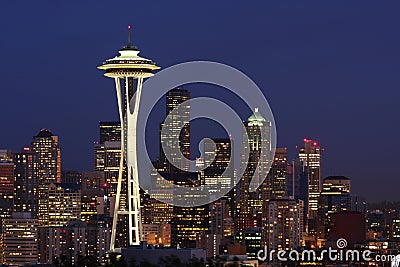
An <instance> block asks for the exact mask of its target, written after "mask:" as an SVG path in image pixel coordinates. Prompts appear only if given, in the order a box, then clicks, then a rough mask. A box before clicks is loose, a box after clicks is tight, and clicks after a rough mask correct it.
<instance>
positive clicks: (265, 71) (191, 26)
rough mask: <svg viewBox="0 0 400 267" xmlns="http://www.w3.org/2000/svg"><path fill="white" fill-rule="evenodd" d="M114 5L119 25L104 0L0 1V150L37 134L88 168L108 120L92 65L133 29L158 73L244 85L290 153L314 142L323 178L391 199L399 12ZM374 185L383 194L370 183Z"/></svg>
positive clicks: (312, 6) (104, 94)
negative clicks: (248, 82)
mask: <svg viewBox="0 0 400 267" xmlns="http://www.w3.org/2000/svg"><path fill="white" fill-rule="evenodd" d="M124 3H125V4H126V6H127V8H126V10H122V11H121V13H119V14H118V16H117V15H116V14H114V13H110V12H109V10H112V9H113V8H114V7H113V5H112V3H96V9H97V12H91V10H92V6H93V5H94V3H89V2H88V3H79V5H78V4H76V3H71V2H69V3H62V4H60V6H57V7H56V6H55V4H54V3H52V2H51V1H44V2H41V3H40V4H38V3H29V2H27V3H25V4H24V5H25V7H26V8H23V9H21V8H19V7H18V4H17V3H11V2H10V3H3V4H2V9H1V10H2V11H3V16H1V18H0V21H1V23H2V25H4V28H3V37H2V42H1V46H0V47H1V50H2V58H3V60H4V61H6V62H9V64H8V65H7V67H6V66H2V67H1V70H2V85H1V88H2V100H3V102H2V105H3V108H4V110H9V111H12V112H11V114H9V115H4V116H2V118H1V119H0V123H1V125H3V126H4V127H7V129H9V127H10V126H12V127H11V129H12V130H7V131H1V132H0V140H4V141H2V142H1V143H0V146H1V147H9V148H11V149H12V150H14V151H19V150H20V148H21V147H23V146H25V145H27V144H28V143H29V141H30V137H31V135H33V134H35V133H36V132H37V131H38V130H39V129H40V128H44V127H47V128H50V129H52V130H53V131H54V132H55V133H56V134H58V135H59V136H60V137H61V143H62V145H63V151H64V156H63V157H64V163H65V164H64V167H65V169H78V170H82V171H83V170H85V169H89V168H90V167H91V166H92V161H91V157H90V155H91V148H92V142H93V141H96V139H97V138H94V136H95V135H96V128H97V123H98V121H100V120H101V121H110V120H115V119H117V118H118V115H117V112H116V111H115V110H114V109H113V107H114V105H110V104H109V102H110V101H116V100H115V95H114V91H113V90H112V89H111V86H112V85H111V83H112V82H111V81H106V80H105V78H102V77H101V76H100V75H99V72H98V71H96V69H94V68H93V66H97V65H98V64H99V63H101V59H103V58H107V56H109V55H110V51H115V50H117V49H118V48H120V47H122V46H123V45H124V44H125V39H126V32H125V31H126V25H127V24H131V23H132V24H133V37H132V38H133V41H134V43H135V44H136V45H137V46H138V47H139V48H142V50H143V53H144V54H149V55H152V58H153V59H154V60H155V61H156V62H157V63H159V64H160V65H161V66H162V67H163V68H165V67H167V66H171V65H173V64H176V63H178V62H184V61H189V60H199V59H209V60H214V61H220V62H223V63H227V64H229V65H231V66H233V67H236V68H238V69H240V70H242V71H244V72H245V73H246V74H247V75H249V76H250V77H251V78H252V79H253V80H255V81H256V82H257V84H259V86H260V88H261V89H262V90H263V91H264V93H265V95H266V97H267V99H268V100H269V101H270V105H271V107H272V109H273V111H274V114H275V116H276V122H277V129H278V146H281V147H282V146H286V147H288V153H289V154H290V153H293V152H291V151H294V148H295V146H296V145H297V144H298V143H299V141H300V140H301V139H302V138H304V137H309V138H311V139H317V140H318V141H319V142H320V143H321V144H323V146H324V147H325V148H326V153H325V154H324V158H323V160H326V164H325V168H324V169H323V170H322V172H323V175H324V176H327V175H341V174H343V175H347V176H349V177H352V179H353V181H354V185H355V186H354V188H355V190H357V191H359V192H357V193H359V194H363V195H370V196H371V197H373V198H376V200H379V199H381V200H384V199H393V198H394V197H395V196H396V194H397V193H398V192H397V191H398V190H397V188H398V187H399V182H398V179H396V174H397V170H396V162H397V151H398V150H399V148H400V143H399V141H398V138H397V136H398V135H399V133H400V128H399V127H398V126H397V125H395V124H394V123H393V122H394V121H396V116H395V114H397V113H398V112H399V106H398V105H397V104H396V102H395V100H396V99H397V98H398V97H399V90H397V87H398V85H399V82H400V81H399V78H398V75H397V70H398V64H397V62H399V61H400V54H399V52H398V49H397V47H398V46H399V45H400V38H399V36H398V35H396V34H395V33H396V32H397V25H399V18H398V16H397V15H396V14H395V11H396V10H398V9H399V3H379V4H378V3H376V2H373V1H362V2H357V1H354V2H351V3H339V2H335V3H333V2H332V3H322V2H319V1H311V2H307V3H299V2H295V1H292V2H287V3H273V2H268V3H253V4H252V5H244V6H242V5H238V4H237V3H228V2H226V1H221V2H218V3H214V2H206V3H203V4H199V3H192V4H190V5H189V4H187V3H183V2H177V3H173V4H167V3H160V4H159V5H158V6H157V7H156V6H154V5H153V4H151V3H141V5H140V7H137V6H133V3H130V2H129V1H125V2H124ZM207 6H210V8H206V7H207ZM227 6H231V8H230V9H229V10H230V12H225V11H226V10H227V9H226V7H227ZM32 10H34V11H35V12H31V11H32ZM143 10H151V12H152V13H151V15H148V13H147V12H142V11H143ZM204 14H207V19H205V18H204ZM153 16H155V17H158V19H157V20H153V19H150V18H149V17H153ZM104 17H108V18H109V19H108V20H104ZM242 17H243V18H246V19H242ZM238 18H240V19H238ZM50 21H51V23H49V22H50ZM160 22H162V23H160ZM27 25H29V26H27ZM22 29H27V30H24V34H21V30H22ZM239 51H240V52H239ZM17 62H24V70H21V71H20V73H16V72H14V71H13V70H14V69H16V68H18V66H17ZM77 62H78V63H79V64H77ZM10 64H11V65H10ZM18 64H19V63H18ZM43 73H46V75H43ZM71 74H72V75H71ZM21 75H23V76H24V79H21V78H20V77H21ZM204 92H207V93H208V92H209V91H207V90H204V91H203V92H195V90H194V91H193V96H196V94H202V93H204ZM210 94H212V93H211V92H210ZM221 94H222V93H217V97H220V98H221V97H225V96H222V95H221ZM4 99H6V101H4ZM89 111H90V112H89ZM161 113H163V112H160V114H161ZM243 113H246V114H245V115H246V116H247V115H248V114H249V112H246V111H243ZM82 114H85V115H82ZM156 117H157V116H156ZM244 117H245V116H244ZM155 121H156V122H157V123H159V121H160V120H159V119H157V120H155ZM195 124H196V123H193V127H196V125H195ZM5 140H8V142H7V143H6V142H5ZM371 150H373V151H374V153H375V155H376V156H370V155H369V151H371ZM347 151H351V152H347ZM76 155H79V156H76ZM378 155H385V156H384V157H380V156H378ZM381 166H385V167H384V168H382V167H381ZM376 179H379V181H381V182H382V184H383V185H385V186H383V187H379V188H376V187H374V186H371V185H372V184H373V183H374V181H375V180H376Z"/></svg>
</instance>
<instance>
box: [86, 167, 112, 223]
mask: <svg viewBox="0 0 400 267" xmlns="http://www.w3.org/2000/svg"><path fill="white" fill-rule="evenodd" d="M81 191H82V192H81V195H82V197H81V205H82V208H81V220H82V221H84V222H86V223H87V224H88V225H97V223H98V221H99V220H100V219H102V220H104V221H105V222H111V220H110V216H111V215H110V214H111V213H110V212H111V210H110V209H111V207H110V199H109V198H108V194H107V191H108V183H106V182H105V180H104V173H103V172H84V173H82V184H81Z"/></svg>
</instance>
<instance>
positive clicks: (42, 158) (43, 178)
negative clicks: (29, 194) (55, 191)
mask: <svg viewBox="0 0 400 267" xmlns="http://www.w3.org/2000/svg"><path fill="white" fill-rule="evenodd" d="M30 148H31V150H32V151H33V152H35V153H37V155H38V177H39V180H38V196H39V197H38V199H39V201H38V203H39V206H38V219H39V225H40V226H43V225H44V226H45V225H48V222H49V210H48V191H49V185H50V184H51V183H59V182H61V148H60V144H59V142H58V136H56V135H54V134H53V133H52V132H51V131H50V130H47V129H43V130H41V131H40V132H39V133H38V135H36V136H34V137H33V142H32V143H31V147H30Z"/></svg>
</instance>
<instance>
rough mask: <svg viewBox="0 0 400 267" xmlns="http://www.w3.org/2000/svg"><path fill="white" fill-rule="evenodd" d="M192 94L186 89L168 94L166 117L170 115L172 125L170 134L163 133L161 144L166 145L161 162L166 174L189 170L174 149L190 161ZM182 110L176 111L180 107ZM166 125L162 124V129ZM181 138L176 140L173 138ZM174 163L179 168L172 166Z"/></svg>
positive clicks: (162, 151)
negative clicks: (182, 124) (178, 150)
mask: <svg viewBox="0 0 400 267" xmlns="http://www.w3.org/2000/svg"><path fill="white" fill-rule="evenodd" d="M189 101H190V92H189V91H188V90H184V89H180V88H177V89H172V90H170V91H168V92H167V94H166V117H167V116H169V115H170V118H171V124H172V125H170V128H169V130H170V131H168V134H163V133H162V131H161V135H160V136H161V143H164V145H165V147H164V148H165V149H167V151H164V150H163V148H162V146H161V145H160V161H161V164H162V166H163V168H164V170H165V172H166V173H169V174H173V173H181V172H182V170H188V169H189V167H190V166H188V165H185V163H184V162H182V160H181V158H180V156H179V155H177V154H176V153H174V152H173V149H180V151H181V152H182V155H183V156H184V157H185V158H187V159H190V102H189ZM183 103H186V104H185V105H183V106H181V109H180V110H179V112H178V111H174V112H173V113H171V112H172V111H173V110H174V109H175V108H177V107H178V106H179V105H181V104H183ZM181 123H184V126H183V128H182V131H181V129H180V126H181ZM162 127H164V123H161V129H162ZM174 135H175V136H176V135H177V136H179V139H178V140H176V139H175V138H173V136H174ZM166 154H167V155H169V157H170V160H168V159H167V157H166ZM172 163H173V164H174V165H176V166H178V167H175V166H173V165H172Z"/></svg>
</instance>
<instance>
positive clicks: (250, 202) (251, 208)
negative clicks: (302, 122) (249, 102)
mask: <svg viewBox="0 0 400 267" xmlns="http://www.w3.org/2000/svg"><path fill="white" fill-rule="evenodd" d="M245 130H246V133H247V135H248V141H249V142H248V143H246V142H245V143H244V144H243V147H244V149H245V150H248V151H249V158H248V159H247V158H246V157H245V156H244V155H242V159H241V161H242V162H241V168H244V174H243V176H242V179H241V180H240V182H239V183H238V187H239V189H238V192H239V193H240V198H239V203H238V205H237V208H236V209H237V211H238V215H237V218H235V219H236V226H235V230H236V231H240V230H243V229H246V228H254V227H261V224H262V222H261V220H262V217H265V216H263V213H264V214H265V212H266V210H265V207H266V205H267V202H268V200H269V199H270V198H271V181H270V179H267V178H265V175H267V174H268V171H269V168H268V166H269V165H268V164H269V159H270V158H271V157H270V156H271V155H268V154H271V153H272V148H271V122H269V121H267V120H265V118H263V117H262V115H261V114H260V113H259V112H258V109H257V108H256V109H255V111H254V113H253V114H252V115H251V116H250V117H249V118H248V119H247V122H245ZM263 136H265V137H266V138H263ZM262 148H264V149H266V151H267V154H265V155H261V149H262ZM259 164H260V166H261V168H257V166H258V165H259ZM251 179H258V180H262V179H265V180H264V182H263V183H262V184H261V186H260V187H259V188H257V189H256V190H255V192H250V190H249V185H250V183H251ZM263 207H264V208H263Z"/></svg>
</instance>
